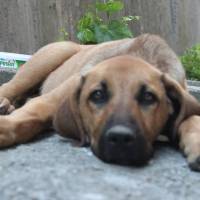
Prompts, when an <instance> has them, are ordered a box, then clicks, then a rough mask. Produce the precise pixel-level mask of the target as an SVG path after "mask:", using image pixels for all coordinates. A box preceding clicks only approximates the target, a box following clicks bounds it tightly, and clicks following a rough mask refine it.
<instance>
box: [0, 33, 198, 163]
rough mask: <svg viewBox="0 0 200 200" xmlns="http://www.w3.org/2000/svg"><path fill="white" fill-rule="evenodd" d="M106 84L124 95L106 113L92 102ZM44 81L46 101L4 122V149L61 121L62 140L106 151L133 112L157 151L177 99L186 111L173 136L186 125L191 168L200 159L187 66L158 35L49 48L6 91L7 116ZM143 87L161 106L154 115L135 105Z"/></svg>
mask: <svg viewBox="0 0 200 200" xmlns="http://www.w3.org/2000/svg"><path fill="white" fill-rule="evenodd" d="M164 74H165V75H164ZM166 74H167V75H166ZM102 80H106V82H107V84H109V87H110V90H111V91H112V93H113V94H116V95H114V98H113V99H112V101H111V102H109V104H108V105H106V106H105V107H104V108H103V109H102V110H98V109H97V108H96V107H95V106H94V105H93V104H91V102H90V103H88V96H89V94H90V93H91V92H92V90H94V89H95V88H96V87H97V88H98V87H99V86H98V84H99V82H100V81H102ZM39 83H42V86H41V92H40V93H41V95H40V96H39V97H36V98H33V99H31V100H30V101H28V102H27V103H26V104H25V105H23V106H22V107H21V108H19V109H16V110H15V111H14V112H12V113H11V114H10V115H6V116H0V147H8V146H11V145H13V144H17V143H22V142H26V141H29V140H30V139H31V138H33V137H34V136H35V135H37V134H38V133H39V132H41V131H42V130H44V129H45V128H46V127H47V126H49V123H51V122H52V120H53V118H54V125H55V127H56V129H57V130H59V131H60V132H61V134H62V135H64V136H69V137H74V138H76V139H81V140H82V143H84V142H86V141H88V140H90V142H91V145H92V146H93V148H94V149H96V151H98V149H97V148H98V141H99V138H100V136H101V132H102V129H103V127H104V125H105V124H106V120H107V119H109V117H110V116H111V114H113V113H120V114H121V115H120V116H122V117H124V118H126V117H127V116H128V114H129V113H130V114H129V117H132V118H134V119H135V120H136V122H137V124H138V125H139V127H140V128H141V129H142V132H143V133H144V135H145V138H146V140H147V141H148V144H149V146H150V145H151V144H152V143H153V142H154V141H155V139H156V138H157V136H158V134H159V133H160V132H161V131H162V129H163V128H164V125H165V124H166V123H167V120H168V117H169V115H170V114H171V112H173V108H172V107H173V105H172V104H173V101H174V100H176V101H178V103H179V104H180V110H179V113H177V116H176V119H175V122H174V125H173V126H174V127H172V129H173V132H174V134H176V132H177V129H178V128H179V127H180V128H179V138H180V139H181V147H182V149H183V150H184V151H185V152H186V153H187V155H188V159H189V162H190V163H191V162H195V159H197V158H198V157H199V156H200V148H199V147H197V146H198V145H196V144H197V142H195V141H194V142H193V140H194V138H200V136H199V134H198V133H197V132H199V128H198V126H193V123H194V121H195V122H196V121H200V119H199V118H198V117H194V118H193V117H190V116H191V115H195V114H200V106H199V104H198V102H197V101H196V100H195V99H194V98H193V97H191V95H189V94H188V92H187V91H186V84H185V83H186V81H185V72H184V70H183V68H182V66H181V64H180V61H179V60H178V58H177V56H176V55H175V53H174V52H173V51H172V50H171V49H170V48H169V46H168V45H167V44H166V43H165V41H164V40H162V39H161V38H160V37H158V36H155V35H150V34H145V35H141V36H139V37H137V38H134V39H123V40H118V41H112V42H107V43H103V44H99V45H90V46H84V45H79V44H76V43H73V42H60V43H53V44H50V45H47V46H46V47H43V48H42V49H40V50H39V51H38V52H36V53H35V54H34V56H33V57H32V58H31V59H30V61H28V62H27V63H26V64H25V65H24V66H23V67H22V68H21V69H20V70H19V71H18V73H17V74H16V75H15V76H14V78H13V79H12V80H11V81H9V82H8V83H5V84H3V85H2V86H1V87H0V97H1V98H0V112H1V114H4V113H6V112H7V113H10V112H11V111H12V110H13V109H14V106H13V105H12V104H13V102H14V100H15V99H16V98H19V97H20V96H22V95H23V94H24V93H26V92H27V91H29V90H30V89H31V88H33V87H34V86H36V85H37V84H39ZM142 83H145V84H147V85H148V87H149V88H150V89H151V90H152V91H153V92H154V93H155V94H156V95H157V97H158V98H159V102H160V103H159V104H154V105H152V106H151V107H149V108H148V109H146V110H144V109H142V108H141V107H140V106H139V105H138V104H137V102H136V101H135V100H133V97H135V96H136V93H137V91H138V88H139V87H140V85H141V84H142ZM79 90H80V91H79ZM79 93H80V97H79V98H80V99H79V100H77V96H78V95H79ZM191 104H192V108H191ZM3 111H4V112H3ZM55 113H56V115H55ZM188 117H190V118H189V120H187V118H188ZM184 120H186V121H184ZM183 121H184V122H183ZM181 123H182V125H181V126H180V124H181ZM191 132H192V134H189V133H191ZM191 135H192V136H191ZM194 135H195V136H194ZM198 140H199V139H198ZM193 144H195V147H194V148H193ZM186 149H187V150H186ZM188 149H189V150H188ZM188 152H189V153H188Z"/></svg>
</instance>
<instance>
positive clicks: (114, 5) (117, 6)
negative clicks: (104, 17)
mask: <svg viewBox="0 0 200 200" xmlns="http://www.w3.org/2000/svg"><path fill="white" fill-rule="evenodd" d="M123 8H124V4H123V3H122V2H121V1H114V0H109V1H108V2H106V3H100V2H97V3H96V9H97V10H98V11H104V12H117V11H120V10H122V9H123Z"/></svg>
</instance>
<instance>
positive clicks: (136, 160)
mask: <svg viewBox="0 0 200 200" xmlns="http://www.w3.org/2000/svg"><path fill="white" fill-rule="evenodd" d="M92 151H93V152H94V154H95V155H96V156H97V157H99V158H100V159H101V160H103V161H104V162H107V163H113V164H119V165H135V166H142V165H145V164H147V163H148V161H149V159H150V158H151V156H152V147H151V145H150V144H149V143H148V142H147V141H146V139H145V138H144V137H143V136H142V135H141V134H139V133H135V132H133V131H132V130H131V129H130V128H128V127H124V126H120V125H119V126H114V127H112V128H111V129H109V130H108V131H107V132H106V133H105V134H103V135H102V136H101V138H100V140H99V144H98V147H97V149H95V148H93V147H92Z"/></svg>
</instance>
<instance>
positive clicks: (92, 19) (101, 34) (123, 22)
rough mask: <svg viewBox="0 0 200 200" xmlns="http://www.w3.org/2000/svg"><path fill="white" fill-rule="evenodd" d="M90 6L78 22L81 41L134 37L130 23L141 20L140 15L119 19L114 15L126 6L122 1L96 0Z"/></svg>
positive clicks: (89, 41)
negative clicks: (102, 0) (101, 0)
mask: <svg viewBox="0 0 200 200" xmlns="http://www.w3.org/2000/svg"><path fill="white" fill-rule="evenodd" d="M88 8H89V10H88V11H87V12H86V13H85V14H84V15H83V16H82V18H81V19H80V20H79V21H78V24H77V38H78V39H79V41H80V42H81V43H83V44H91V43H93V44H94V43H101V42H105V41H110V40H117V39H122V38H127V37H128V38H130V37H133V33H132V32H131V30H130V29H129V27H128V23H129V22H130V21H137V20H139V16H124V17H121V18H117V19H116V18H115V17H114V14H115V13H118V12H119V11H121V10H122V9H123V8H124V4H123V2H122V1H119V0H107V1H104V2H99V1H96V2H95V3H94V4H93V5H90V6H89V7H88ZM103 16H104V17H103ZM105 16H106V17H107V19H106V20H105V19H104V18H105Z"/></svg>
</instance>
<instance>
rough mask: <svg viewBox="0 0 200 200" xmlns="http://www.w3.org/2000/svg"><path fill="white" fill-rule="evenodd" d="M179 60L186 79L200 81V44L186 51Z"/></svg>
mask: <svg viewBox="0 0 200 200" xmlns="http://www.w3.org/2000/svg"><path fill="white" fill-rule="evenodd" d="M180 59H181V62H182V64H183V66H184V68H185V70H186V75H187V77H188V78H190V79H193V80H200V44H197V45H195V46H193V47H192V48H190V49H187V50H186V51H185V53H184V54H183V56H181V57H180Z"/></svg>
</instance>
